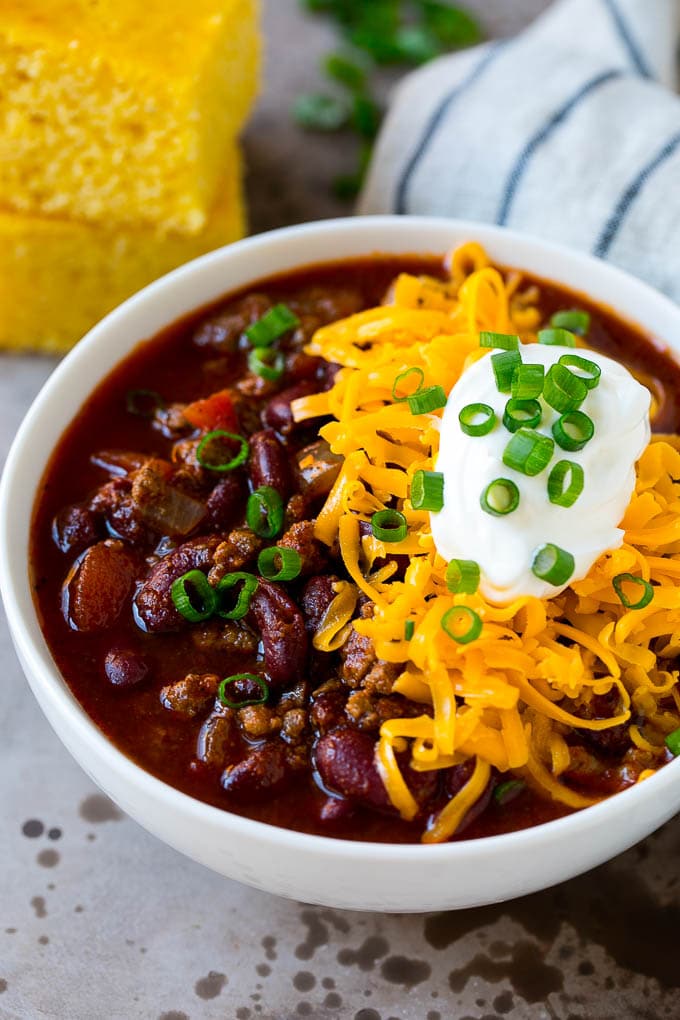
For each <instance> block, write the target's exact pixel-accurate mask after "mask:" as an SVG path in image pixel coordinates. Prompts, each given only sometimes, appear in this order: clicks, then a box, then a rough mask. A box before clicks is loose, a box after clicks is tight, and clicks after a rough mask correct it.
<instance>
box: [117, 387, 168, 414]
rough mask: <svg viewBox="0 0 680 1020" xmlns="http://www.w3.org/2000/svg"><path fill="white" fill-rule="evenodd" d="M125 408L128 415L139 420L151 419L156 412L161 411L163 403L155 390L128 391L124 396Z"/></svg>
mask: <svg viewBox="0 0 680 1020" xmlns="http://www.w3.org/2000/svg"><path fill="white" fill-rule="evenodd" d="M125 407H126V409H127V411H128V413H129V414H136V415H138V416H139V417H140V418H153V416H154V414H155V413H156V411H162V410H163V408H164V407H165V401H164V400H163V398H162V396H161V395H160V393H156V391H155V390H128V391H127V393H126V395H125Z"/></svg>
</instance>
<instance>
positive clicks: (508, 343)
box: [479, 330, 519, 351]
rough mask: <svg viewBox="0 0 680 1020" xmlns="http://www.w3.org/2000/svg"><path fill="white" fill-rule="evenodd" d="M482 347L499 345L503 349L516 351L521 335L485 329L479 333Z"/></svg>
mask: <svg viewBox="0 0 680 1020" xmlns="http://www.w3.org/2000/svg"><path fill="white" fill-rule="evenodd" d="M479 346H480V347H498V348H500V349H501V350H503V351H516V350H517V348H518V347H519V337H518V336H517V334H516V333H489V332H488V331H485V330H483V331H482V332H481V333H480V334H479Z"/></svg>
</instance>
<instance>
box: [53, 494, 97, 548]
mask: <svg viewBox="0 0 680 1020" xmlns="http://www.w3.org/2000/svg"><path fill="white" fill-rule="evenodd" d="M52 538H53V539H54V544H55V545H56V546H57V548H58V549H60V550H61V552H63V553H80V552H82V551H83V549H86V548H87V547H88V545H92V544H93V543H94V542H96V541H97V539H98V538H99V528H98V527H97V518H96V517H95V515H94V514H93V513H92V511H91V510H90V508H89V507H87V506H85V505H84V504H83V503H74V504H73V506H67V507H65V508H64V509H63V510H61V511H60V512H59V513H58V514H57V516H56V517H55V518H54V521H53V523H52Z"/></svg>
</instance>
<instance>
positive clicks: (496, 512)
mask: <svg viewBox="0 0 680 1020" xmlns="http://www.w3.org/2000/svg"><path fill="white" fill-rule="evenodd" d="M479 503H480V506H481V508H482V510H484V511H485V512H486V513H487V514H491V515H492V516H493V517H504V516H505V515H506V514H511V513H512V512H513V510H516V509H517V507H518V506H519V489H518V488H517V486H516V485H515V483H514V482H513V481H512V479H510V478H494V480H493V481H492V482H489V484H488V485H487V487H486V488H485V489H484V492H483V493H482V495H481V496H480V497H479Z"/></svg>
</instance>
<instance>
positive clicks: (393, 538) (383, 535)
mask: <svg viewBox="0 0 680 1020" xmlns="http://www.w3.org/2000/svg"><path fill="white" fill-rule="evenodd" d="M371 531H372V532H373V536H374V538H377V539H378V540H379V541H380V542H403V540H404V539H405V538H406V536H407V535H408V524H407V523H406V518H405V517H404V515H403V514H402V513H401V512H400V511H399V510H378V512H377V513H375V514H373V516H372V517H371Z"/></svg>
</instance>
